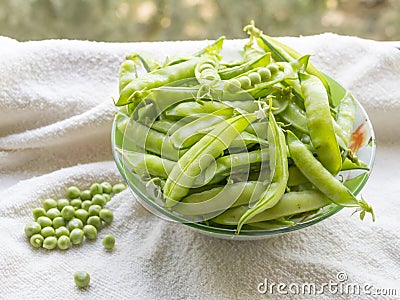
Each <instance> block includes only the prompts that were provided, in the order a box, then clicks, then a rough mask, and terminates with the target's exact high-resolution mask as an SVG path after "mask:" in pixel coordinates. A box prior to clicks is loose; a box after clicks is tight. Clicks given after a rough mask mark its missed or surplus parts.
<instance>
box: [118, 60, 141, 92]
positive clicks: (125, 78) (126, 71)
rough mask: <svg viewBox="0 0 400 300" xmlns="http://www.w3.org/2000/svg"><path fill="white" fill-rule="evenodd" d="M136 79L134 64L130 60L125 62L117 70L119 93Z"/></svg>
mask: <svg viewBox="0 0 400 300" xmlns="http://www.w3.org/2000/svg"><path fill="white" fill-rule="evenodd" d="M136 79H137V70H136V64H135V62H134V61H132V60H129V59H127V60H125V61H124V62H123V63H122V64H121V66H120V68H119V91H120V92H121V91H122V90H123V89H124V88H125V87H126V86H127V85H128V84H129V83H130V82H132V81H133V80H136Z"/></svg>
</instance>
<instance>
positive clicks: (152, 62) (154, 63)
mask: <svg viewBox="0 0 400 300" xmlns="http://www.w3.org/2000/svg"><path fill="white" fill-rule="evenodd" d="M126 59H129V60H132V61H134V62H135V63H136V64H141V65H142V66H143V68H144V69H145V70H146V72H147V73H150V72H152V71H154V70H157V69H159V68H161V64H160V62H159V61H158V60H156V59H155V58H154V57H152V56H151V55H149V54H148V53H144V52H143V53H137V52H134V53H132V54H131V55H128V56H127V57H126Z"/></svg>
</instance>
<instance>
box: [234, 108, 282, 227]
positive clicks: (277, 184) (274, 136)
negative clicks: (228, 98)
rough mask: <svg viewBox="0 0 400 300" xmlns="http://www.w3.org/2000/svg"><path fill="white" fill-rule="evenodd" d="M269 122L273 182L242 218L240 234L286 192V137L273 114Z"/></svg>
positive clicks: (270, 114)
mask: <svg viewBox="0 0 400 300" xmlns="http://www.w3.org/2000/svg"><path fill="white" fill-rule="evenodd" d="M268 120H269V126H268V142H269V156H270V168H271V174H272V177H271V182H270V184H269V185H268V187H267V189H266V191H265V192H264V194H263V195H262V196H261V198H260V200H259V201H258V202H257V203H256V204H255V205H254V206H253V207H251V208H250V209H248V210H247V211H246V212H245V213H244V214H243V215H242V217H241V218H240V220H239V222H238V226H237V232H238V233H239V232H240V229H241V228H242V226H243V225H244V224H245V223H247V222H248V220H250V219H251V218H253V217H254V216H256V215H258V214H259V213H261V212H263V211H265V210H266V209H268V208H271V207H273V206H275V205H276V204H277V203H278V201H279V199H280V198H281V197H282V196H283V194H284V193H285V190H286V186H287V181H288V178H289V171H288V160H287V148H286V141H285V135H284V134H283V132H282V130H281V128H280V127H279V126H278V124H277V123H276V121H275V118H274V115H273V114H272V112H270V113H269V114H268Z"/></svg>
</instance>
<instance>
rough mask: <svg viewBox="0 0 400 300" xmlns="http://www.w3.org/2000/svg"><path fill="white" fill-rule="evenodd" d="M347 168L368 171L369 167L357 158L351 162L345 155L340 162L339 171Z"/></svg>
mask: <svg viewBox="0 0 400 300" xmlns="http://www.w3.org/2000/svg"><path fill="white" fill-rule="evenodd" d="M348 170H366V171H369V167H368V165H367V164H366V163H364V162H362V161H360V160H358V161H357V163H356V162H352V161H351V160H350V159H349V158H348V157H346V158H345V159H344V161H343V164H342V169H341V171H348Z"/></svg>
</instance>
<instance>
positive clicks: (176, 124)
mask: <svg viewBox="0 0 400 300" xmlns="http://www.w3.org/2000/svg"><path fill="white" fill-rule="evenodd" d="M187 123H188V122H187V120H186V119H182V120H179V121H172V120H169V119H163V120H157V121H154V122H153V123H152V124H151V129H154V130H157V131H158V132H162V133H166V134H168V135H171V134H173V133H174V132H175V131H177V130H179V129H180V128H181V127H182V126H185V125H186V124H187Z"/></svg>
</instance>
